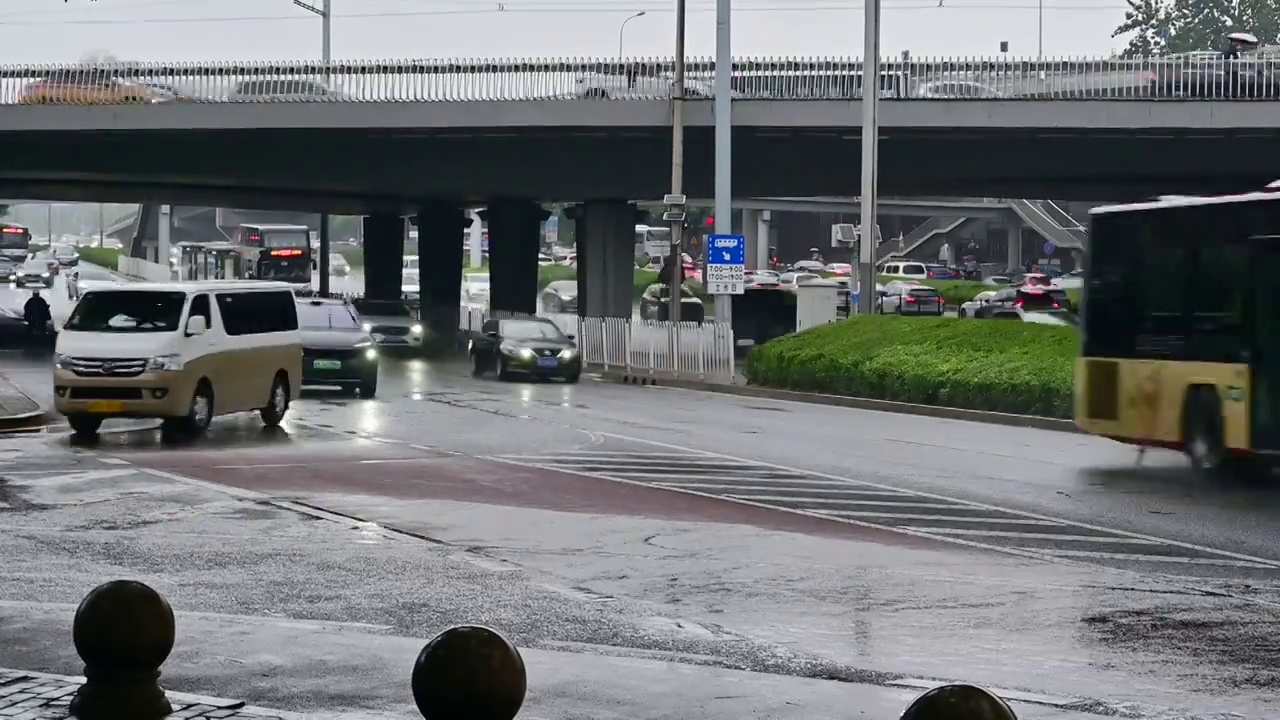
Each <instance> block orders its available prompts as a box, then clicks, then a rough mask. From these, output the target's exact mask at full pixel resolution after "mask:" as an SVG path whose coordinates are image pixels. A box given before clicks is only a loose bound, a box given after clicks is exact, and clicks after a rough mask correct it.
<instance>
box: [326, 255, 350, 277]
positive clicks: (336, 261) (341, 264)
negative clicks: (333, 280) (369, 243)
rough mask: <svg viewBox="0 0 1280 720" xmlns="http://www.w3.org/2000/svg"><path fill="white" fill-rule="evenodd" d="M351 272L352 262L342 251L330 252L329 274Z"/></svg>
mask: <svg viewBox="0 0 1280 720" xmlns="http://www.w3.org/2000/svg"><path fill="white" fill-rule="evenodd" d="M350 272H351V263H348V262H347V259H346V258H345V257H343V256H342V253H329V274H330V275H346V274H348V273H350Z"/></svg>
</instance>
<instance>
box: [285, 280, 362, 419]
mask: <svg viewBox="0 0 1280 720" xmlns="http://www.w3.org/2000/svg"><path fill="white" fill-rule="evenodd" d="M298 329H299V330H300V331H301V333H302V384H303V385H335V386H338V387H341V388H342V389H343V390H346V391H347V392H352V393H354V392H356V391H359V392H360V396H361V397H365V398H371V397H373V396H374V395H377V394H378V348H377V346H376V345H375V344H374V342H373V336H372V335H370V334H369V333H368V331H366V330H365V329H364V326H363V324H362V322H361V321H360V316H359V315H357V314H356V311H355V308H353V307H351V305H350V304H348V303H347V302H346V301H345V300H337V299H332V298H308V299H306V300H301V301H299V303H298Z"/></svg>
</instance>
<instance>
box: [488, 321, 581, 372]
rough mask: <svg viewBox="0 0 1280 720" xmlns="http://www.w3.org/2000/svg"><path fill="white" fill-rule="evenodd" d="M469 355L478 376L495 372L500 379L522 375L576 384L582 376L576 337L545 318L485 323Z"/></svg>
mask: <svg viewBox="0 0 1280 720" xmlns="http://www.w3.org/2000/svg"><path fill="white" fill-rule="evenodd" d="M467 354H468V356H469V357H470V358H471V374H472V375H475V376H477V377H479V376H480V375H483V374H485V373H486V372H488V371H490V370H493V371H494V372H495V373H496V374H497V375H498V379H499V380H509V379H511V378H512V377H514V376H516V375H523V376H526V377H545V378H561V379H563V380H564V381H565V382H568V383H576V382H578V378H579V377H580V376H581V375H582V356H581V355H580V354H579V353H578V346H577V345H576V344H575V343H574V342H573V336H571V335H565V334H564V333H562V332H560V328H558V327H556V325H555V323H553V322H551V321H550V320H547V319H546V318H511V319H506V320H486V321H485V323H484V325H482V326H481V327H480V334H479V335H477V336H476V337H475V338H474V339H472V340H471V345H470V347H469V348H468V349H467Z"/></svg>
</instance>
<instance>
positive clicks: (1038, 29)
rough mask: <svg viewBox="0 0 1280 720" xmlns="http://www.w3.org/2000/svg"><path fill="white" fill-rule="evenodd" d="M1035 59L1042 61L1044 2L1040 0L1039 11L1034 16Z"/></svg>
mask: <svg viewBox="0 0 1280 720" xmlns="http://www.w3.org/2000/svg"><path fill="white" fill-rule="evenodd" d="M1036 35H1037V36H1038V39H1037V44H1036V48H1037V49H1036V59H1037V60H1044V0H1040V9H1039V11H1038V12H1037V15H1036Z"/></svg>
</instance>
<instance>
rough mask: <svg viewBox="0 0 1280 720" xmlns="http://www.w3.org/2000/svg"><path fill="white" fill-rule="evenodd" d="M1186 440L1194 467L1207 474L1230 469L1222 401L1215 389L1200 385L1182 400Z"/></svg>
mask: <svg viewBox="0 0 1280 720" xmlns="http://www.w3.org/2000/svg"><path fill="white" fill-rule="evenodd" d="M1182 441H1183V445H1184V452H1185V453H1186V455H1187V459H1188V460H1190V461H1191V469H1192V470H1193V471H1194V472H1195V473H1196V474H1197V475H1202V476H1206V477H1212V476H1218V475H1221V474H1222V473H1223V472H1225V471H1226V470H1227V469H1228V466H1229V465H1230V464H1231V463H1230V459H1231V458H1230V454H1229V453H1228V452H1227V446H1226V442H1225V441H1224V439H1223V429H1222V401H1221V400H1220V399H1219V398H1218V393H1217V391H1216V390H1214V389H1212V388H1206V387H1196V388H1192V389H1191V390H1190V391H1189V392H1188V393H1187V398H1186V400H1184V401H1183V403H1182Z"/></svg>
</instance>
